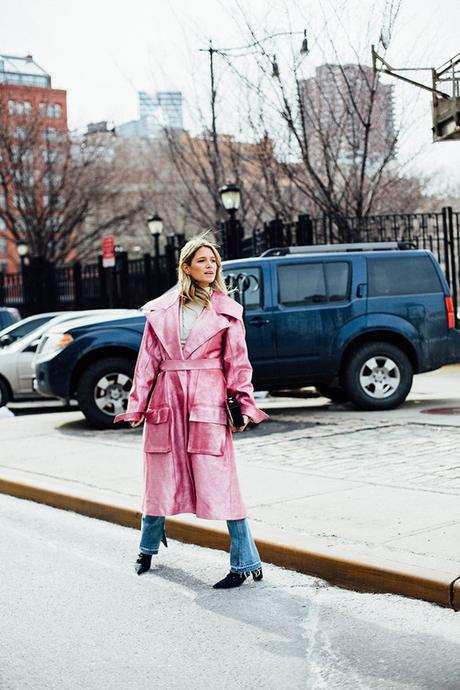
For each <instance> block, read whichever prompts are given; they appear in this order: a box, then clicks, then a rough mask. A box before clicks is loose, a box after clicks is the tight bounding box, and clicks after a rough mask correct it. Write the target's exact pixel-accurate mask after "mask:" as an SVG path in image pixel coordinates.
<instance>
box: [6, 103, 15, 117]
mask: <svg viewBox="0 0 460 690" xmlns="http://www.w3.org/2000/svg"><path fill="white" fill-rule="evenodd" d="M15 111H16V107H15V102H14V101H8V113H9V114H10V115H14V113H15Z"/></svg>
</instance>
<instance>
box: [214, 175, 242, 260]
mask: <svg viewBox="0 0 460 690" xmlns="http://www.w3.org/2000/svg"><path fill="white" fill-rule="evenodd" d="M219 195H220V200H221V202H222V206H223V207H224V208H225V210H226V211H227V213H228V216H229V217H228V220H227V222H226V223H225V230H226V233H225V235H226V237H225V254H226V257H227V258H228V259H239V258H240V257H241V224H240V222H239V221H238V220H237V218H236V212H237V211H238V209H239V207H240V203H241V190H240V188H239V186H238V185H237V184H227V185H225V186H224V187H221V188H220V189H219Z"/></svg>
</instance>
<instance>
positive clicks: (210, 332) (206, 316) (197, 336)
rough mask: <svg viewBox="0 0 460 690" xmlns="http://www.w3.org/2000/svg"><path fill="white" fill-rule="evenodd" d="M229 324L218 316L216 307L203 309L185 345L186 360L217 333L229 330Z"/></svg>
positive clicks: (222, 317)
mask: <svg viewBox="0 0 460 690" xmlns="http://www.w3.org/2000/svg"><path fill="white" fill-rule="evenodd" d="M228 326H229V323H228V321H227V319H226V318H225V317H224V316H222V315H221V314H218V313H217V312H216V311H215V309H214V307H212V308H211V309H203V311H202V312H201V314H200V315H199V317H198V318H197V319H196V321H195V323H194V324H193V326H192V328H191V330H190V333H189V336H188V338H187V341H186V343H185V345H184V358H185V359H187V358H188V357H190V355H191V354H193V352H195V350H197V349H198V348H199V347H201V345H203V344H204V343H205V342H206V341H207V340H210V338H212V337H213V336H214V335H216V333H219V331H222V330H223V329H224V328H228Z"/></svg>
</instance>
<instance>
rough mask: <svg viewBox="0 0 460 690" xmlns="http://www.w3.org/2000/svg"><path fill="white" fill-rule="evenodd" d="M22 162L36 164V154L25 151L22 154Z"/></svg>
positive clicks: (28, 150) (29, 150)
mask: <svg viewBox="0 0 460 690" xmlns="http://www.w3.org/2000/svg"><path fill="white" fill-rule="evenodd" d="M21 158H22V162H23V163H27V164H32V163H33V162H34V152H33V151H32V149H25V150H24V151H23V152H22V154H21Z"/></svg>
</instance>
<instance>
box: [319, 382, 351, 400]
mask: <svg viewBox="0 0 460 690" xmlns="http://www.w3.org/2000/svg"><path fill="white" fill-rule="evenodd" d="M315 388H316V390H317V391H318V393H319V394H320V395H321V396H322V397H323V398H328V399H329V400H331V401H332V402H334V403H344V402H348V401H349V400H350V398H349V397H348V395H347V394H346V393H345V391H344V389H343V388H339V386H323V385H321V386H315Z"/></svg>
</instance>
